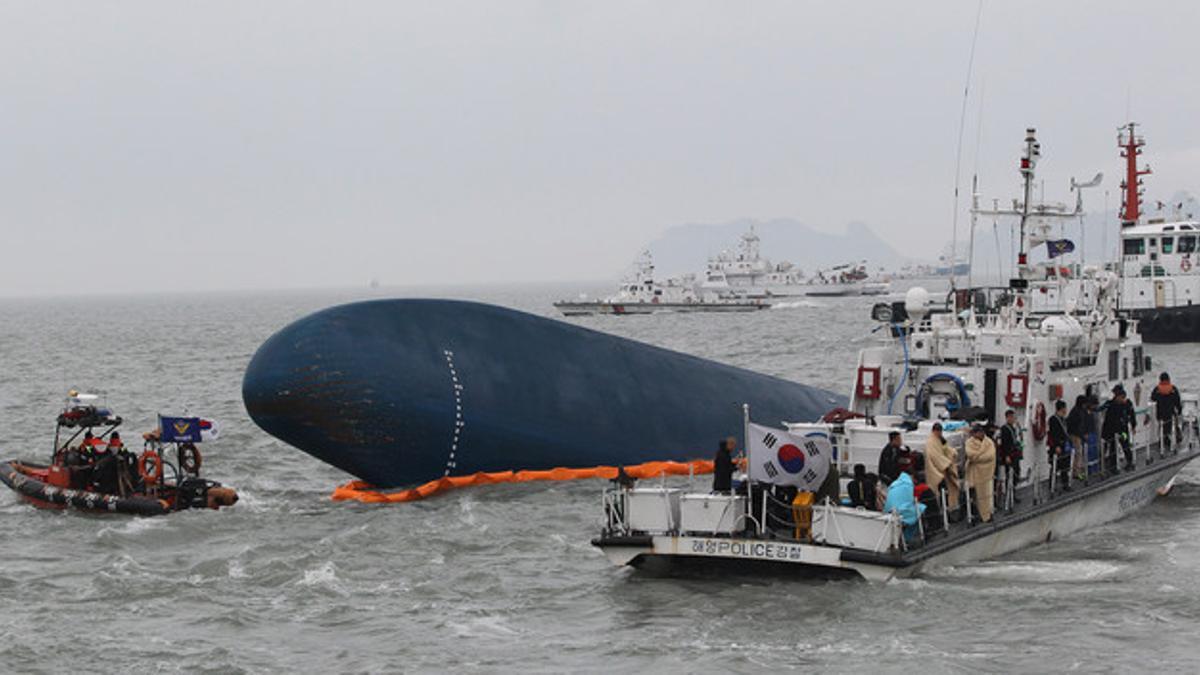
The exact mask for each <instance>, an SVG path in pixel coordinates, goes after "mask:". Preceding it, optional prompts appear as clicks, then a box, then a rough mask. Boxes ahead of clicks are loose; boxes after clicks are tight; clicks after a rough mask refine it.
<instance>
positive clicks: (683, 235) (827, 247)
mask: <svg viewBox="0 0 1200 675" xmlns="http://www.w3.org/2000/svg"><path fill="white" fill-rule="evenodd" d="M751 225H754V231H755V232H757V233H758V236H759V239H761V240H762V241H761V243H760V245H759V246H760V251H761V254H762V256H763V257H765V258H768V259H769V260H770V261H771V262H774V263H778V262H783V261H785V260H786V261H789V262H791V263H794V264H796V265H798V266H799V267H800V268H801V269H802V270H804V272H805V273H806V274H808V273H811V272H812V271H813V270H815V269H821V268H826V267H831V266H833V265H838V264H841V263H846V262H854V261H859V260H866V261H867V262H868V263H869V265H870V267H871V268H872V269H876V268H878V267H880V266H884V267H887V268H889V269H895V268H897V267H899V266H900V265H902V264H904V263H906V262H910V261H909V260H908V259H906V258H905V257H904V256H902V255H900V254H899V253H897V252H896V250H895V249H894V248H892V246H891V245H890V244H888V243H887V242H885V241H883V240H882V239H880V238H879V237H878V236H876V235H875V233H874V232H872V231H871V228H869V227H867V226H866V225H864V224H862V223H851V224H850V225H848V226H846V230H845V232H842V233H831V232H824V231H821V230H817V229H814V228H812V227H810V226H808V225H805V224H804V223H801V222H798V221H795V220H788V219H778V220H767V221H761V220H751V219H744V220H737V221H734V222H730V223H721V224H699V223H692V224H688V225H677V226H675V227H672V228H670V229H668V230H667V231H666V232H665V233H663V235H662V236H661V237H659V238H658V239H656V240H654V241H653V242H651V243H650V244H649V249H650V253H651V254H652V255H653V256H654V264H655V266H656V267H657V268H658V269H657V271H658V273H659V275H661V276H672V275H676V274H682V273H684V272H697V273H699V272H702V271H703V270H704V264H705V261H707V260H708V257H709V256H712V255H716V254H718V253H720V252H721V251H725V250H728V251H731V252H733V251H736V250H737V247H738V244H739V243H740V241H741V236H742V234H743V233H744V232H746V231H748V230H749V229H750V226H751ZM935 257H936V256H931V258H935Z"/></svg>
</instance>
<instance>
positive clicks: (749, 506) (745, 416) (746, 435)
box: [742, 403, 767, 534]
mask: <svg viewBox="0 0 1200 675" xmlns="http://www.w3.org/2000/svg"><path fill="white" fill-rule="evenodd" d="M742 453H743V454H744V455H745V457H746V516H747V517H749V518H753V517H754V490H752V489H751V485H750V404H749V403H743V404H742ZM764 507H765V505H764ZM761 515H762V518H766V517H767V513H766V510H765V508H764V510H763V513H762V514H761ZM762 526H763V524H762V522H761V520H760V522H759V523H758V533H759V534H762Z"/></svg>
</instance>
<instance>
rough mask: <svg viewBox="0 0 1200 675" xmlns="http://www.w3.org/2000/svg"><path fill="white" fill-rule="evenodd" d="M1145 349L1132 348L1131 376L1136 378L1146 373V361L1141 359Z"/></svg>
mask: <svg viewBox="0 0 1200 675" xmlns="http://www.w3.org/2000/svg"><path fill="white" fill-rule="evenodd" d="M1144 352H1145V349H1144V348H1142V347H1134V348H1133V376H1134V377H1137V376H1138V375H1141V374H1142V373H1144V372H1146V360H1145V359H1144V358H1142V355H1143V354H1144Z"/></svg>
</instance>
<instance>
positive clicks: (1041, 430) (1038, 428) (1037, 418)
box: [1029, 401, 1046, 441]
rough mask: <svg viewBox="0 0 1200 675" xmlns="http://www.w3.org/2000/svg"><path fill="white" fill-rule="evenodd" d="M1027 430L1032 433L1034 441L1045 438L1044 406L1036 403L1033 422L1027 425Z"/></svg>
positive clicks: (1039, 402)
mask: <svg viewBox="0 0 1200 675" xmlns="http://www.w3.org/2000/svg"><path fill="white" fill-rule="evenodd" d="M1029 430H1030V431H1031V432H1033V437H1034V439H1035V440H1039V441H1040V440H1042V439H1043V438H1045V437H1046V406H1044V405H1042V402H1041V401H1038V403H1037V407H1035V408H1034V410H1033V421H1032V422H1030V424H1029Z"/></svg>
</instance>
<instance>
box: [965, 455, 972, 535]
mask: <svg viewBox="0 0 1200 675" xmlns="http://www.w3.org/2000/svg"><path fill="white" fill-rule="evenodd" d="M970 472H971V460H969V459H968V460H964V461H963V479H964V480H963V486H964V487H965V488H966V489H965V490H964V491H963V494H965V495H966V498H965V499H964V500H963V503H964V504H965V505H966V508H967V526H968V527H969V526H971V525H972V524H973V523H972V518H971V479H970V477H969V476H968V474H970Z"/></svg>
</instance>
